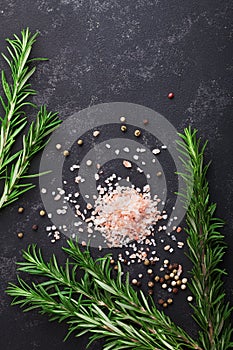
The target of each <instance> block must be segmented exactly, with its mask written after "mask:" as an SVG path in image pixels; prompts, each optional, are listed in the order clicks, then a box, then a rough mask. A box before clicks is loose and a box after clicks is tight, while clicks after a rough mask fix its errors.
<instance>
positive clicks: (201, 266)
mask: <svg viewBox="0 0 233 350" xmlns="http://www.w3.org/2000/svg"><path fill="white" fill-rule="evenodd" d="M196 134H197V131H196V130H194V131H193V132H192V130H191V129H190V128H189V129H185V132H184V134H180V137H181V139H182V141H178V144H179V146H180V150H181V153H182V154H183V156H184V157H185V159H182V161H183V163H184V166H185V168H186V170H188V172H189V174H188V175H187V173H186V174H181V176H183V177H184V179H185V181H186V184H187V188H186V189H184V192H183V193H181V194H180V195H181V196H182V197H183V199H184V203H185V205H186V207H187V229H186V231H187V233H188V245H189V249H190V253H189V256H190V259H191V261H192V263H193V269H192V280H191V283H190V285H189V287H190V289H191V291H192V293H193V295H194V297H195V302H196V304H195V305H194V306H193V309H194V320H195V321H196V322H197V323H198V325H199V326H200V328H201V330H200V332H199V339H198V340H197V341H195V340H194V339H192V338H191V337H190V336H189V335H188V334H187V333H186V332H185V331H184V330H183V329H182V328H180V327H178V326H176V325H175V324H174V323H173V322H172V321H171V320H170V318H169V317H167V316H166V315H165V314H164V313H163V312H160V311H159V310H158V309H157V308H156V305H155V304H154V302H153V300H152V299H151V298H150V299H149V300H148V299H147V298H146V297H145V296H144V294H143V293H142V292H141V293H140V294H137V293H136V292H135V291H134V289H133V288H132V287H131V286H130V284H129V277H128V275H127V276H126V279H125V281H123V280H122V270H121V265H120V263H118V273H117V276H115V278H113V277H114V276H113V275H112V269H111V267H110V262H109V257H108V256H106V257H105V258H101V259H97V261H94V260H93V259H92V257H91V255H90V252H89V251H88V250H87V251H84V252H81V251H80V249H79V247H78V245H77V244H75V243H74V242H72V241H69V242H68V244H69V246H68V248H64V250H65V252H66V253H67V254H68V255H69V257H70V259H71V260H69V259H67V261H66V264H65V267H59V266H58V263H57V260H56V257H55V256H53V258H52V259H51V260H50V261H49V262H48V263H46V262H45V261H44V259H43V257H42V254H41V251H40V250H38V251H37V250H36V247H35V245H33V246H31V247H29V248H28V250H27V251H25V252H23V257H24V261H23V262H20V263H18V264H19V270H20V271H24V272H27V273H29V274H31V275H39V276H43V278H46V280H44V279H43V281H42V282H40V283H38V284H35V283H33V282H32V284H31V285H29V284H27V283H25V282H24V281H23V280H22V279H21V278H20V277H18V281H19V285H15V284H12V283H10V284H9V287H8V289H7V293H8V294H9V295H11V296H12V297H14V300H13V303H12V304H17V305H20V306H21V307H26V311H29V310H32V309H40V312H41V313H43V314H44V313H47V314H49V315H50V319H51V320H57V321H59V322H61V321H66V322H67V324H68V326H69V331H68V335H69V334H70V333H75V335H76V336H80V335H82V334H85V333H87V332H90V333H91V337H90V342H92V341H94V340H96V339H99V338H102V337H105V339H106V343H105V345H104V349H105V350H111V349H112V350H118V349H135V350H136V349H142V350H146V349H160V350H167V349H171V350H173V349H174V350H175V349H184V348H185V349H198V350H227V349H229V348H232V346H233V343H232V342H231V340H230V337H231V334H232V329H231V327H230V323H229V320H230V313H231V309H230V307H229V305H228V304H227V303H225V302H224V296H225V293H224V291H223V286H222V275H223V273H225V272H224V271H222V270H220V269H219V267H218V264H219V263H220V262H221V260H222V257H223V254H224V250H225V244H224V242H223V236H222V235H221V234H220V233H219V232H218V230H219V228H221V227H222V221H221V220H219V219H216V218H214V210H215V208H216V205H215V204H210V203H209V189H208V182H207V180H206V173H207V170H208V165H207V166H205V165H204V150H205V147H206V144H204V146H202V147H201V146H200V140H198V139H197V135H196ZM190 196H191V202H190V205H189V206H187V203H188V201H187V199H188V200H190ZM78 268H81V269H82V270H84V276H83V278H82V279H81V280H78V279H77V270H78Z"/></svg>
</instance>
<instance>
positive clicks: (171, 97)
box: [167, 92, 175, 100]
mask: <svg viewBox="0 0 233 350" xmlns="http://www.w3.org/2000/svg"><path fill="white" fill-rule="evenodd" d="M174 96H175V95H174V92H169V94H168V95H167V97H168V98H169V100H172V99H173V98H174Z"/></svg>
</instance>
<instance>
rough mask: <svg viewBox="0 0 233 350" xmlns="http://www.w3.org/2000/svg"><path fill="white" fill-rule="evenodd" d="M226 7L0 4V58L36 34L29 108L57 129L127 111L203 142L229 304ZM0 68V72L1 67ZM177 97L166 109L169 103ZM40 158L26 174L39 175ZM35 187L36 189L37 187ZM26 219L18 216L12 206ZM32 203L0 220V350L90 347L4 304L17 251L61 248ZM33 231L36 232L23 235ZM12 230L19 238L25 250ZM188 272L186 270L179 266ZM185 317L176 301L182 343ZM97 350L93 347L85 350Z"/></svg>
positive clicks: (36, 201) (90, 0)
mask: <svg viewBox="0 0 233 350" xmlns="http://www.w3.org/2000/svg"><path fill="white" fill-rule="evenodd" d="M231 19H232V6H231V2H230V1H229V0H227V1H226V0H225V1H221V2H220V1H217V0H203V1H200V2H198V1H193V0H190V1H184V0H182V1H179V2H178V1H176V2H172V1H167V0H163V1H159V0H154V1H153V0H135V1H130V0H125V1H119V0H107V1H95V0H86V1H85V0H51V1H45V0H33V1H29V0H25V1H23V2H22V1H19V0H14V1H11V0H1V2H0V24H1V25H0V48H1V51H5V46H6V45H5V42H4V38H6V37H12V34H13V33H19V32H20V30H21V29H22V28H25V27H27V26H29V27H30V29H31V31H33V32H34V31H35V30H38V31H39V32H40V33H41V36H40V37H39V39H38V41H37V44H36V46H35V48H34V52H33V53H34V56H40V57H41V56H46V57H48V58H49V61H48V62H45V63H41V64H40V65H39V66H38V69H37V73H36V74H35V76H34V77H33V79H32V83H33V86H34V87H35V88H36V89H37V90H38V94H37V96H36V97H35V98H34V100H35V102H36V103H38V104H42V103H46V104H47V105H48V107H49V109H51V110H56V111H59V114H60V116H61V117H62V118H63V119H65V118H66V117H68V116H70V115H71V114H72V113H74V112H75V111H79V110H81V109H83V108H86V107H88V106H91V105H94V104H98V103H102V102H112V101H126V102H133V103H138V104H141V105H144V106H147V107H150V108H152V109H154V110H156V111H158V112H160V113H161V114H162V115H164V116H165V117H166V118H167V119H168V120H169V121H170V122H171V123H172V124H173V125H174V126H175V128H177V130H178V131H182V129H183V128H184V127H186V126H188V125H189V124H190V125H192V126H193V127H196V128H198V129H199V135H200V136H202V137H203V138H204V139H206V138H208V139H209V146H208V151H207V155H206V158H207V160H210V159H212V161H213V162H212V166H211V170H210V173H209V180H210V188H211V195H212V199H213V200H215V201H217V202H218V210H217V214H218V215H219V216H220V217H222V218H224V220H225V221H226V223H227V224H226V226H225V228H224V230H223V232H224V234H225V237H226V242H227V243H228V245H229V248H228V251H227V253H226V256H225V260H224V267H226V268H227V269H228V272H229V275H228V277H227V278H226V284H225V285H226V291H227V299H229V300H231V301H232V285H233V275H232V254H233V244H232V237H231V236H232V227H233V216H232V212H233V205H232V195H233V189H232V188H233V180H232V172H233V164H232V153H233V143H232V132H233V122H232V115H231V112H230V111H231V107H232V91H231V89H232V68H233V67H232V61H231V56H232V54H231V41H232V34H233V29H232V24H231V22H232V21H231ZM0 68H4V69H5V64H4V62H3V60H1V62H0ZM170 91H174V92H175V98H174V99H173V100H168V99H167V97H166V96H167V93H168V92H170ZM38 164H39V157H37V159H35V161H34V162H33V164H32V171H37V170H38ZM35 182H36V181H35ZM19 204H20V205H23V206H24V207H25V208H26V210H25V213H24V214H23V215H22V216H19V215H18V213H17V207H18V205H19ZM40 208H42V202H41V199H40V193H39V191H38V190H33V191H31V192H30V193H27V194H25V195H24V196H23V197H22V198H21V199H20V201H19V203H17V204H14V205H11V206H10V207H8V208H6V209H4V210H2V211H1V213H0V230H1V248H0V279H1V283H0V292H1V298H0V313H1V315H0V317H1V332H0V334H1V336H0V348H1V349H5V350H22V349H25V350H27V349H28V350H29V349H30V350H36V349H43V350H44V349H50V350H53V349H59V350H62V349H66V350H69V349H70V350H71V349H80V350H81V349H85V346H86V344H87V341H88V338H87V337H83V338H81V339H75V338H74V337H71V338H70V339H69V340H68V341H67V342H66V343H63V342H62V339H63V337H64V335H65V333H66V329H67V328H66V325H65V324H64V325H63V324H62V325H57V324H56V323H51V324H50V323H49V322H48V321H47V318H46V316H40V315H38V314H37V313H36V312H31V313H26V314H23V313H22V311H21V310H19V309H18V308H17V307H11V306H10V301H11V299H10V298H9V297H8V296H6V295H5V294H4V290H5V288H6V286H7V283H8V282H9V281H12V282H13V281H16V270H15V262H16V261H18V260H19V259H20V258H21V249H25V248H26V247H27V245H28V243H32V242H38V244H39V245H40V246H41V247H42V248H43V250H44V254H45V256H46V257H48V256H50V255H51V253H52V252H55V253H56V254H57V255H58V256H59V257H60V259H61V261H62V260H63V259H64V256H63V255H62V253H61V250H60V247H61V246H62V245H64V244H65V238H62V239H61V240H60V241H59V242H57V243H56V245H51V244H50V242H49V240H48V239H47V235H46V232H45V226H46V224H48V223H49V220H47V219H43V220H42V219H41V218H40V217H39V215H38V210H39V209H40ZM34 223H38V225H39V230H38V231H37V232H34V231H32V230H31V226H32V224H34ZM18 230H23V231H25V232H26V234H25V237H24V238H23V240H19V239H18V238H17V236H16V233H17V231H18ZM187 266H188V265H187ZM189 310H190V309H188V306H187V303H186V302H185V301H184V300H183V297H182V295H178V297H177V301H176V303H175V305H174V306H173V307H171V308H170V311H169V312H168V313H169V315H170V316H171V317H172V318H173V319H174V320H175V321H176V322H177V323H179V324H181V325H182V326H184V327H185V328H186V329H187V331H189V332H190V333H195V329H194V325H193V322H192V320H191V317H190V311H189ZM94 348H95V349H101V348H102V345H101V343H99V344H96V343H95V344H93V345H92V346H91V347H90V349H94Z"/></svg>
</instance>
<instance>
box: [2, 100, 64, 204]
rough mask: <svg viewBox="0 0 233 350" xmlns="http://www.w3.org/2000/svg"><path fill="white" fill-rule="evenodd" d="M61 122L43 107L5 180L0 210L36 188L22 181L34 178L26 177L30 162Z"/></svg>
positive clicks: (54, 114)
mask: <svg viewBox="0 0 233 350" xmlns="http://www.w3.org/2000/svg"><path fill="white" fill-rule="evenodd" d="M60 122H61V121H60V120H59V119H58V117H57V113H51V112H47V110H46V107H45V106H42V107H41V109H40V111H39V112H38V114H37V116H36V121H35V122H32V123H31V125H30V127H29V130H28V133H27V134H26V135H24V136H23V147H22V149H21V150H20V151H18V152H17V161H16V162H15V163H14V164H12V165H11V167H10V169H11V170H10V174H9V176H8V177H7V178H6V179H5V183H4V188H3V192H2V194H1V198H0V208H2V207H4V206H6V205H9V204H10V203H12V202H14V201H16V200H17V199H18V198H19V196H20V195H21V194H23V193H24V192H26V191H28V190H29V189H31V188H33V187H35V185H33V184H31V183H27V182H26V183H25V182H22V181H21V180H23V179H26V178H29V177H33V176H34V175H26V174H27V171H28V168H29V165H30V162H31V160H32V158H33V157H34V156H35V154H36V153H37V152H39V151H40V150H41V149H42V148H44V147H45V145H46V144H47V141H46V137H47V136H48V135H49V134H51V133H52V132H53V131H54V130H55V129H56V128H57V126H58V125H59V124H60Z"/></svg>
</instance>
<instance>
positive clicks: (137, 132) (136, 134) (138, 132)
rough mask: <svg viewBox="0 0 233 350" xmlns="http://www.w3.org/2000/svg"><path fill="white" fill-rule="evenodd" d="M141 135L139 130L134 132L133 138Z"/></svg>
mask: <svg viewBox="0 0 233 350" xmlns="http://www.w3.org/2000/svg"><path fill="white" fill-rule="evenodd" d="M140 135H141V131H140V130H138V129H137V130H135V131H134V136H136V137H139V136H140Z"/></svg>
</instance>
